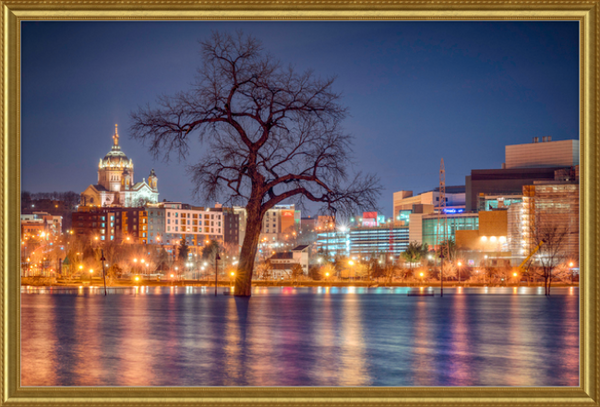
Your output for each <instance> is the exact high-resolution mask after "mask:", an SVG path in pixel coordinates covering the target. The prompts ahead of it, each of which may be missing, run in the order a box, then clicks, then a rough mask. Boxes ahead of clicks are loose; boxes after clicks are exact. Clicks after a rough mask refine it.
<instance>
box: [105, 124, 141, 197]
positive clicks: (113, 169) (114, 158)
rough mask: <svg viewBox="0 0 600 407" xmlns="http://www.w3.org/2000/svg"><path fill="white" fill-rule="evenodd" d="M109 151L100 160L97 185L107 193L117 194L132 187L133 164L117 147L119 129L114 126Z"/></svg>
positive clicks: (118, 146)
mask: <svg viewBox="0 0 600 407" xmlns="http://www.w3.org/2000/svg"><path fill="white" fill-rule="evenodd" d="M112 139H113V145H112V148H111V150H110V151H109V152H108V154H106V155H105V156H104V158H103V159H101V160H100V164H99V165H98V185H101V186H102V187H104V188H105V189H106V190H107V191H111V192H119V191H121V190H122V189H128V188H127V187H128V186H129V187H130V186H131V185H133V163H132V161H131V160H130V159H129V158H127V156H126V155H125V153H124V152H123V151H121V146H120V145H119V129H118V126H117V125H116V124H115V134H113V136H112Z"/></svg>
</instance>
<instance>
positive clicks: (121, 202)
mask: <svg viewBox="0 0 600 407" xmlns="http://www.w3.org/2000/svg"><path fill="white" fill-rule="evenodd" d="M148 202H150V203H157V202H158V178H157V177H156V173H155V172H154V169H152V171H150V175H149V176H148V182H146V179H145V178H143V179H142V182H137V183H134V181H133V162H132V161H131V158H127V156H126V155H125V153H124V152H123V151H122V150H121V146H120V145H119V132H118V127H117V125H116V124H115V134H114V135H113V146H112V148H111V150H110V151H109V152H108V154H106V155H105V156H104V158H101V159H100V163H99V164H98V183H97V184H95V185H90V186H89V187H87V188H86V190H85V191H83V192H82V193H81V205H85V206H121V207H126V208H129V207H135V206H143V205H144V204H145V203H148Z"/></svg>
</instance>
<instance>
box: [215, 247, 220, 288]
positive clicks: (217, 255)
mask: <svg viewBox="0 0 600 407" xmlns="http://www.w3.org/2000/svg"><path fill="white" fill-rule="evenodd" d="M219 260H221V257H219V252H217V254H215V297H216V296H217V285H218V284H219V263H218V261H219Z"/></svg>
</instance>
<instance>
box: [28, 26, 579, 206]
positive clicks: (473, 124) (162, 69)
mask: <svg viewBox="0 0 600 407" xmlns="http://www.w3.org/2000/svg"><path fill="white" fill-rule="evenodd" d="M215 29H216V30H236V29H242V30H243V31H244V32H246V33H251V34H253V35H255V36H256V37H258V38H259V39H261V40H262V41H263V43H264V46H265V48H266V49H267V50H268V51H269V52H270V53H272V54H273V55H274V56H275V57H277V58H279V59H280V60H281V61H283V62H284V63H286V64H287V63H291V64H293V65H296V66H297V67H298V68H301V69H304V68H313V69H314V70H315V71H316V73H318V74H320V75H322V76H324V77H326V76H331V75H337V77H338V79H337V82H336V85H335V88H336V90H338V91H341V92H343V94H344V99H343V103H344V104H346V105H347V106H348V108H349V113H350V117H349V118H348V119H347V120H346V122H345V128H346V130H347V131H348V132H349V133H351V134H352V135H354V137H355V148H354V152H355V156H356V161H357V163H358V168H357V169H358V170H363V171H367V172H375V173H377V174H379V176H380V178H381V181H382V184H383V186H384V187H385V190H384V193H383V195H382V197H381V200H380V206H381V209H383V213H384V214H385V215H388V216H389V215H391V211H392V193H393V192H394V191H398V190H413V191H414V192H415V193H418V192H422V191H425V190H429V189H432V188H434V187H436V186H437V184H438V180H439V175H438V171H439V164H440V158H442V157H443V158H444V161H445V164H446V183H447V185H464V180H465V175H468V174H469V172H470V170H471V169H488V168H500V166H501V163H502V162H503V161H504V146H505V145H506V144H520V143H528V142H530V141H531V139H532V137H534V136H539V137H542V136H547V135H551V136H552V137H553V140H564V139H574V138H575V139H578V138H579V105H578V103H579V89H578V81H579V52H578V42H579V34H578V23H577V22H514V23H505V22H172V23H171V22H168V23H167V22H25V23H23V26H22V110H21V112H22V133H21V142H22V188H23V189H24V190H28V191H31V192H46V191H68V190H73V191H76V192H81V191H83V190H84V189H85V188H86V187H87V186H88V185H89V184H91V183H96V181H97V167H98V160H99V159H100V158H102V157H104V155H105V154H106V153H107V152H108V151H109V150H110V146H111V143H112V139H111V135H112V134H113V130H114V124H115V123H118V124H119V129H120V134H121V146H122V148H123V150H124V152H125V153H126V154H127V155H128V156H129V157H130V158H132V159H133V162H134V166H135V181H141V178H142V177H146V178H147V176H148V173H149V172H150V169H151V168H154V169H155V170H156V173H157V175H158V182H159V192H160V199H161V200H162V199H164V198H166V199H168V200H174V201H183V202H189V203H194V201H193V199H192V196H191V189H192V185H191V182H190V179H189V178H188V176H187V175H186V173H185V171H184V169H185V165H186V164H190V163H193V162H194V154H192V156H191V157H189V158H188V162H187V163H185V162H181V163H178V162H176V161H171V162H169V163H164V162H161V161H159V162H155V161H153V159H152V157H151V156H150V155H149V154H148V152H147V150H146V148H145V147H143V146H142V145H141V144H139V143H138V142H136V141H133V140H131V139H130V138H129V137H128V135H127V129H128V127H129V125H130V121H129V113H130V112H131V111H132V110H134V109H136V108H137V106H138V105H142V104H146V103H148V102H150V103H153V102H154V101H155V100H156V97H157V96H158V95H160V94H173V93H174V92H177V91H179V90H184V89H186V88H187V87H188V86H189V84H190V83H191V82H192V81H193V79H194V74H195V71H196V69H197V68H198V67H199V66H200V65H201V57H200V54H199V47H198V42H197V41H198V40H199V39H204V38H207V36H208V35H210V32H211V30H215ZM196 157H198V156H196ZM195 203H197V204H202V203H201V202H195ZM208 204H209V205H212V204H213V203H212V202H210V203H208Z"/></svg>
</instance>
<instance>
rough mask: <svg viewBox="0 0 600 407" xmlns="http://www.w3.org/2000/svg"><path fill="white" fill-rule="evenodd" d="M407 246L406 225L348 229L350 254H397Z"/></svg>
mask: <svg viewBox="0 0 600 407" xmlns="http://www.w3.org/2000/svg"><path fill="white" fill-rule="evenodd" d="M407 246H408V226H404V227H393V228H389V227H385V226H384V227H376V228H356V229H352V230H350V254H351V255H359V256H365V255H374V254H381V253H387V254H393V255H394V256H399V255H400V253H402V252H403V251H405V250H406V247H407Z"/></svg>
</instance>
